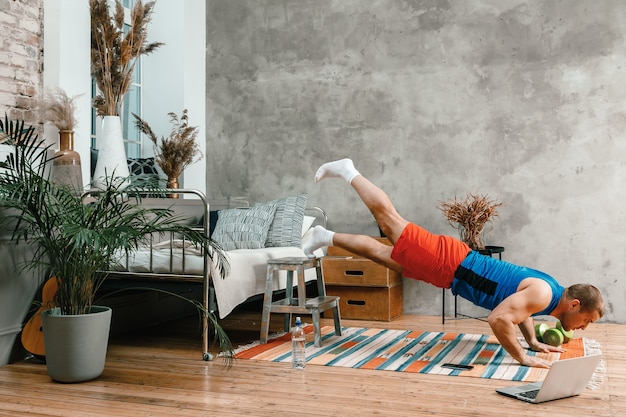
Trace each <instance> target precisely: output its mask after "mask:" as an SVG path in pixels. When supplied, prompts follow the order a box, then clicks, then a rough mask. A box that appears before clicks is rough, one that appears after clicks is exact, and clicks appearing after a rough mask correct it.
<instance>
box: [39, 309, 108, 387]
mask: <svg viewBox="0 0 626 417" xmlns="http://www.w3.org/2000/svg"><path fill="white" fill-rule="evenodd" d="M41 321H42V326H43V339H44V345H45V348H46V365H47V367H48V375H50V377H51V378H52V379H53V380H54V381H57V382H82V381H88V380H90V379H94V378H97V377H98V376H100V374H102V371H103V370H104V362H105V360H106V354H107V346H108V343H109V330H110V327H111V309H110V308H109V307H101V306H93V307H92V308H91V313H90V314H81V315H74V316H62V315H59V314H58V309H57V308H54V309H50V310H46V311H44V312H43V313H42V316H41Z"/></svg>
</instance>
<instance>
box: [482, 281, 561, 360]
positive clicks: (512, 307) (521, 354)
mask: <svg viewBox="0 0 626 417" xmlns="http://www.w3.org/2000/svg"><path fill="white" fill-rule="evenodd" d="M551 295H552V293H551V290H550V287H549V286H548V285H547V284H546V283H545V282H543V281H541V280H538V279H527V280H525V281H523V282H522V285H520V288H519V289H518V291H517V292H516V293H515V294H512V295H510V296H509V297H507V298H506V299H505V300H504V301H503V302H502V303H500V305H498V306H497V307H496V308H494V309H493V311H492V312H491V314H490V315H489V318H488V322H489V325H490V326H491V329H492V330H493V333H494V335H495V336H496V338H497V339H498V341H499V342H500V344H501V345H502V347H504V349H505V350H506V351H507V352H508V353H509V354H510V355H511V356H512V357H513V358H514V359H515V360H517V361H518V362H519V363H521V364H523V365H527V366H536V367H542V368H547V367H549V366H550V365H551V363H550V362H549V361H546V360H543V359H541V358H538V357H536V356H530V355H528V354H527V353H526V350H525V349H524V348H523V347H522V345H521V344H520V343H519V341H518V340H517V334H516V332H515V326H516V325H519V324H520V323H522V322H524V321H526V320H528V319H530V316H531V315H532V314H534V313H536V312H538V311H541V310H543V309H544V308H545V306H547V305H548V304H549V302H550V298H551ZM529 323H532V319H531V321H530V322H527V323H525V324H524V325H523V326H524V330H522V332H524V331H525V332H527V333H528V335H529V336H530V331H529V330H530V329H529V328H528V327H527V326H528V325H529ZM533 331H534V329H533ZM524 337H526V335H524Z"/></svg>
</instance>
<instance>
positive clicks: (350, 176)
mask: <svg viewBox="0 0 626 417" xmlns="http://www.w3.org/2000/svg"><path fill="white" fill-rule="evenodd" d="M325 178H343V179H344V180H345V181H346V182H347V183H348V184H350V185H352V188H354V189H355V191H356V192H357V194H358V195H359V197H360V198H361V200H362V201H363V203H364V204H365V206H366V207H367V208H368V209H369V211H370V212H371V213H372V215H373V216H374V218H375V219H376V222H377V223H378V226H379V227H380V228H381V230H382V231H383V233H385V235H386V236H387V237H388V238H389V240H391V242H392V243H395V242H396V241H397V240H398V238H399V237H400V234H401V233H402V230H404V227H405V226H406V225H407V224H408V221H407V220H405V219H404V218H402V216H400V214H398V211H397V210H396V208H395V206H394V205H393V203H392V202H391V199H390V198H389V196H388V195H387V194H386V193H385V192H384V191H383V190H382V189H380V188H379V187H378V186H377V185H375V184H374V183H373V182H371V181H370V180H368V179H367V178H365V177H364V176H363V175H361V173H360V172H359V171H358V170H357V169H356V168H355V167H354V163H353V162H352V160H351V159H348V158H345V159H340V160H337V161H333V162H327V163H325V164H324V165H322V166H321V167H320V168H319V169H318V170H317V173H316V174H315V182H319V181H321V180H323V179H325Z"/></svg>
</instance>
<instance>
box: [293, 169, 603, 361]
mask: <svg viewBox="0 0 626 417" xmlns="http://www.w3.org/2000/svg"><path fill="white" fill-rule="evenodd" d="M333 177H334V178H343V179H344V180H346V182H348V184H350V185H352V187H353V188H354V189H355V190H356V192H357V194H358V195H359V197H361V200H363V203H365V205H366V206H367V208H368V209H369V210H370V212H371V213H372V214H373V215H374V218H375V219H376V222H377V223H378V226H379V227H380V229H381V230H382V232H383V233H384V234H385V236H387V237H388V238H389V240H390V241H391V243H392V244H393V246H389V245H385V244H383V243H381V242H379V241H377V240H376V239H373V238H371V237H369V236H365V235H353V234H346V233H335V232H332V231H330V230H327V229H325V228H324V227H322V226H316V227H315V228H314V229H313V233H312V236H311V239H310V240H309V241H308V242H307V243H306V244H305V246H304V251H305V253H306V254H307V256H313V252H314V251H315V250H317V249H319V248H321V247H323V246H338V247H341V248H343V249H346V250H349V251H350V252H353V253H355V254H357V255H360V256H363V257H366V258H369V259H371V260H372V261H374V262H377V263H379V264H382V265H384V266H386V267H387V268H389V269H392V270H394V271H397V272H399V273H401V274H402V275H403V276H404V277H407V278H413V279H417V280H420V281H425V282H428V283H430V284H432V285H435V286H437V287H440V288H450V289H451V290H452V293H453V294H454V295H459V296H461V297H463V298H465V299H467V300H469V301H471V302H472V303H474V304H476V305H478V306H480V307H484V308H486V309H489V310H491V313H490V314H489V317H488V323H489V325H490V326H491V329H492V330H493V333H494V335H495V336H496V338H497V339H498V341H499V342H500V344H501V345H502V346H503V347H504V349H506V351H507V352H508V353H509V354H510V355H511V356H512V357H513V358H514V359H515V360H517V361H518V362H519V363H521V364H522V365H527V366H536V367H544V368H546V367H549V366H550V365H551V363H550V362H549V361H546V360H544V359H542V358H539V357H537V356H534V355H528V354H527V352H526V350H525V349H524V348H523V347H522V345H521V344H520V343H519V341H518V339H517V336H516V333H515V325H517V326H519V328H520V330H521V332H522V335H523V336H524V338H525V339H526V342H528V345H529V346H530V348H531V349H532V350H533V351H537V352H563V349H562V348H560V347H554V346H550V345H547V344H544V343H540V342H539V341H538V340H537V337H536V335H535V330H534V324H533V319H532V316H538V315H551V316H554V317H556V318H557V319H559V320H560V321H561V324H562V326H563V328H564V329H565V330H567V331H569V330H572V329H585V328H586V327H587V325H589V324H590V323H593V322H594V321H596V320H598V319H600V318H601V317H602V316H603V315H604V301H603V299H602V295H601V294H600V292H599V291H598V289H597V288H596V287H594V286H592V285H587V284H575V285H572V286H571V287H568V288H563V287H562V286H560V285H559V284H558V282H557V281H556V280H555V279H554V278H552V277H551V276H549V275H547V274H545V273H543V272H540V271H537V270H534V269H531V268H527V267H522V266H517V265H513V264H511V263H508V262H505V261H501V260H499V259H496V258H491V257H489V256H484V255H481V254H480V253H479V252H477V251H472V250H471V249H470V248H469V246H467V245H466V244H465V243H463V242H461V241H460V240H458V239H455V238H453V237H450V236H444V235H435V234H432V233H430V232H428V231H427V230H425V229H423V228H422V227H420V226H418V225H417V224H415V223H411V222H409V221H407V220H405V219H404V218H403V217H402V216H400V214H398V212H397V211H396V208H395V207H394V205H393V203H392V202H391V200H390V199H389V197H388V196H387V194H386V193H385V192H384V191H383V190H381V189H380V188H379V187H377V186H376V185H375V184H374V183H372V182H371V181H369V180H368V179H367V178H365V177H364V176H362V175H361V174H360V173H359V171H357V170H356V168H355V167H354V164H353V162H352V160H350V159H341V160H338V161H334V162H328V163H326V164H324V165H322V166H321V167H320V168H319V169H318V171H317V173H316V175H315V182H319V181H321V180H323V179H325V178H333Z"/></svg>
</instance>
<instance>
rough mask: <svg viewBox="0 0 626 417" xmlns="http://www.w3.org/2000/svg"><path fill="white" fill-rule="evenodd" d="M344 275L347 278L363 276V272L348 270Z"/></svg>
mask: <svg viewBox="0 0 626 417" xmlns="http://www.w3.org/2000/svg"><path fill="white" fill-rule="evenodd" d="M345 274H346V275H347V276H355V277H356V276H363V271H355V270H349V271H346V272H345Z"/></svg>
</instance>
